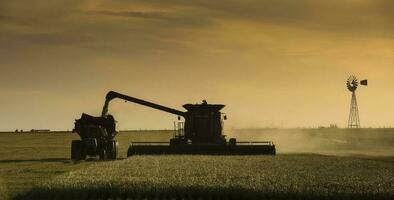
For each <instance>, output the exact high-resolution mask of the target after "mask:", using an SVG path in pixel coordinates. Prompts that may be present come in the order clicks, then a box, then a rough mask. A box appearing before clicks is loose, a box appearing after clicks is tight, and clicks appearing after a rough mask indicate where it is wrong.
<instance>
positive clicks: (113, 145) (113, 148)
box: [107, 140, 119, 160]
mask: <svg viewBox="0 0 394 200" xmlns="http://www.w3.org/2000/svg"><path fill="white" fill-rule="evenodd" d="M118 146H119V144H118V142H117V141H116V140H111V141H109V142H108V146H107V153H108V159H110V160H116V157H117V156H118Z"/></svg>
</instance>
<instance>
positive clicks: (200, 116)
mask: <svg viewBox="0 0 394 200" xmlns="http://www.w3.org/2000/svg"><path fill="white" fill-rule="evenodd" d="M116 98H119V99H123V100H125V101H129V102H133V103H137V104H140V105H143V106H147V107H150V108H154V109H157V110H161V111H164V112H168V113H171V114H174V115H178V119H179V120H180V119H181V117H183V118H184V119H185V121H184V122H178V124H177V125H176V130H175V134H174V137H173V138H171V139H170V141H169V143H168V142H132V143H130V147H129V149H128V152H127V156H132V155H140V154H207V155H263V154H268V155H275V153H276V150H275V145H274V144H273V142H271V141H263V142H237V141H236V139H235V138H230V139H229V140H228V141H227V140H226V136H225V135H223V133H222V131H223V121H222V118H223V119H226V116H225V115H223V113H221V112H220V110H221V109H223V108H224V105H221V104H208V103H207V102H206V101H203V103H201V104H185V105H183V107H184V108H185V109H186V111H179V110H176V109H173V108H169V107H165V106H162V105H159V104H155V103H152V102H149V101H145V100H142V99H138V98H134V97H130V96H127V95H124V94H120V93H117V92H114V91H110V92H108V93H107V95H106V98H105V103H104V107H103V110H102V114H101V117H93V116H90V115H87V114H82V117H81V118H80V119H78V120H76V122H75V129H74V132H77V133H78V134H79V136H80V137H81V140H74V141H72V147H71V158H72V159H73V160H83V159H85V158H86V156H87V155H89V156H97V155H99V156H100V158H101V159H116V157H117V152H118V143H117V142H116V141H115V140H114V137H115V136H116V134H117V132H116V129H115V125H116V124H115V120H114V118H113V116H112V115H109V114H108V106H109V103H110V101H111V100H113V99H116Z"/></svg>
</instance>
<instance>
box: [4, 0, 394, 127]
mask: <svg viewBox="0 0 394 200" xmlns="http://www.w3.org/2000/svg"><path fill="white" fill-rule="evenodd" d="M0 69H1V73H0V90H1V93H0V108H1V109H2V111H3V112H2V115H1V116H0V130H15V129H25V130H30V129H33V128H49V129H52V130H67V129H69V130H71V129H72V128H73V125H74V120H75V119H77V118H79V117H80V115H81V113H82V112H85V113H89V114H92V115H99V114H100V112H101V108H102V105H103V103H104V97H105V94H106V93H107V92H108V91H110V90H115V91H118V92H121V93H125V94H127V95H130V96H134V97H138V98H142V99H146V100H149V101H153V102H155V103H159V104H162V105H165V106H169V107H172V108H176V109H179V110H183V108H182V105H183V104H185V103H199V102H201V101H202V100H207V101H208V103H218V104H225V105H226V107H225V108H224V109H223V112H225V113H226V114H227V116H228V120H227V121H226V122H225V127H226V129H232V128H259V127H317V126H328V125H329V124H337V125H339V126H340V127H345V126H346V125H347V120H348V115H349V109H350V108H349V104H350V97H351V93H350V92H349V91H347V89H346V87H345V82H346V79H347V78H348V77H349V75H352V74H354V75H356V76H357V77H358V78H359V79H360V80H361V79H368V80H369V85H368V86H367V87H364V86H360V87H359V88H358V90H357V98H358V104H359V110H360V120H361V126H362V127H388V126H393V125H394V117H393V113H394V92H393V91H394V89H393V86H394V83H393V80H392V77H393V76H394V1H391V0H330V1H323V0H322V1H316V0H298V1H293V0H217V1H208V0H207V1H202V0H201V1H197V0H188V1H185V0H156V1H155V0H51V1H48V0H5V1H0ZM110 113H112V114H113V115H114V116H115V118H116V119H117V121H118V128H119V129H164V128H168V129H171V128H172V127H173V121H175V120H177V116H174V115H171V114H168V113H164V112H161V111H157V110H153V109H150V108H146V107H143V106H139V105H135V104H131V103H125V102H123V101H120V100H115V101H113V102H112V103H111V105H110Z"/></svg>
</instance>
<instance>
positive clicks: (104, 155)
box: [99, 149, 108, 160]
mask: <svg viewBox="0 0 394 200" xmlns="http://www.w3.org/2000/svg"><path fill="white" fill-rule="evenodd" d="M99 157H100V159H101V160H107V158H108V154H107V151H106V150H105V149H101V150H100V151H99Z"/></svg>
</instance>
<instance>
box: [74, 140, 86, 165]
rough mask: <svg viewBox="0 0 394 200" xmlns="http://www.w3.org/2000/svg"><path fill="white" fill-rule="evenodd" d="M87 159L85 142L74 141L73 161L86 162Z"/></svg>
mask: <svg viewBox="0 0 394 200" xmlns="http://www.w3.org/2000/svg"><path fill="white" fill-rule="evenodd" d="M85 158H86V155H85V151H84V146H83V142H82V141H81V140H73V141H72V142H71V160H84V159H85Z"/></svg>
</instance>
